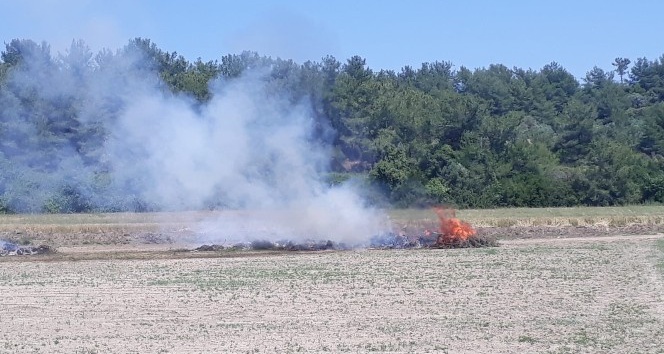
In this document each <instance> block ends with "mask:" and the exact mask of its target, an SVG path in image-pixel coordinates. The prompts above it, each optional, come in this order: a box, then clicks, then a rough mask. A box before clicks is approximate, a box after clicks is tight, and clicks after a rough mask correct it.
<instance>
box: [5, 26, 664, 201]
mask: <svg viewBox="0 0 664 354" xmlns="http://www.w3.org/2000/svg"><path fill="white" fill-rule="evenodd" d="M0 57H1V59H2V60H1V61H0V167H1V168H2V173H1V174H0V213H11V212H26V211H29V212H53V213H55V212H57V213H70V212H82V211H122V210H138V211H147V210H154V209H155V206H153V205H149V204H148V203H146V202H145V201H144V200H142V199H141V197H140V196H139V194H140V193H139V192H140V191H133V192H130V193H127V191H124V190H123V191H122V193H119V191H118V190H115V189H114V188H118V187H117V186H113V183H112V180H113V171H111V170H109V168H108V166H106V165H105V162H104V151H103V141H104V140H105V139H107V138H108V131H107V130H106V129H105V128H104V127H105V126H106V124H108V123H109V122H113V120H114V119H116V118H117V115H118V114H119V112H121V111H122V109H123V108H124V107H122V104H121V103H118V102H114V101H113V100H112V99H109V100H107V101H105V103H104V104H103V105H101V106H100V107H95V109H96V110H95V111H94V112H89V111H85V110H84V109H83V107H84V106H85V101H84V99H83V98H82V97H84V95H83V94H81V93H84V92H86V90H88V89H89V87H87V85H88V83H90V82H94V80H97V79H101V78H105V77H106V76H108V75H115V76H117V77H114V80H116V82H117V83H118V84H122V83H123V82H124V81H123V78H122V73H115V72H113V71H112V70H111V69H112V68H113V67H115V66H118V65H120V64H121V63H125V62H131V63H133V64H131V65H134V66H135V67H132V68H130V69H132V70H134V71H135V70H139V72H141V73H145V79H146V80H150V79H151V78H154V80H155V81H156V78H159V82H158V83H157V86H158V87H160V88H161V89H162V90H163V91H164V92H165V93H167V94H177V95H184V96H188V97H190V98H191V101H192V102H193V104H194V105H204V104H205V103H206V102H208V101H209V100H210V99H211V98H212V95H213V91H211V90H210V87H211V85H212V84H213V82H214V81H215V80H218V79H221V80H222V81H223V80H225V79H230V78H236V77H240V76H242V75H244V74H246V73H249V72H253V71H256V70H258V71H259V72H260V74H261V75H263V79H264V81H265V83H266V87H267V91H268V93H269V94H274V95H280V96H282V97H285V98H287V99H288V100H289V101H290V102H291V103H292V104H299V103H302V102H307V103H310V104H311V112H312V118H313V126H314V129H313V132H312V136H311V140H312V141H315V142H317V143H321V144H331V147H330V150H331V151H332V152H333V154H332V157H331V161H330V165H331V166H332V170H331V171H330V172H329V174H328V175H326V176H324V180H325V181H327V182H328V183H329V184H330V185H339V184H346V183H356V184H360V185H361V186H362V188H361V189H362V190H363V191H366V196H367V197H368V198H369V199H370V200H371V201H372V202H375V203H382V202H383V199H382V197H381V196H379V195H378V194H377V193H376V191H377V190H380V191H382V193H384V197H385V198H387V200H388V201H389V202H391V203H393V204H394V205H399V206H409V205H423V204H426V203H450V204H455V205H459V206H462V207H476V208H483V207H493V206H524V207H543V206H572V205H579V204H583V205H619V204H631V203H652V202H658V203H662V202H664V56H663V57H660V58H657V59H655V60H648V59H646V58H638V59H636V60H635V61H634V62H632V61H631V60H630V59H627V58H616V59H615V61H614V62H613V63H611V64H612V65H613V66H614V67H615V70H614V71H615V73H616V74H617V76H618V77H619V80H620V82H616V79H614V76H613V72H607V71H604V70H603V69H601V68H599V67H594V68H592V69H591V70H590V71H589V72H588V73H587V75H586V76H585V78H584V79H583V85H581V84H580V83H579V81H577V80H576V79H575V78H574V76H573V75H571V74H570V73H569V72H568V71H566V70H565V69H564V68H563V67H562V66H560V65H559V64H558V63H556V62H551V63H550V64H547V65H545V66H544V67H543V68H541V69H540V70H533V69H528V70H524V69H520V68H508V67H506V66H504V65H500V64H492V65H489V66H488V67H487V68H480V69H475V70H470V69H468V68H465V67H463V66H461V67H459V68H458V69H455V68H454V65H453V64H452V63H450V62H446V61H436V62H433V63H423V64H422V65H421V67H419V68H414V67H410V66H405V67H403V68H402V69H401V71H399V72H398V73H395V72H394V71H386V70H381V71H374V70H372V69H371V68H369V67H368V65H367V64H366V61H365V59H363V58H362V57H360V56H353V57H351V58H349V59H347V60H345V61H343V62H340V61H338V60H337V59H336V58H334V57H331V56H327V57H324V58H322V60H321V61H320V62H311V61H309V62H306V63H304V64H298V63H295V62H294V61H292V60H288V59H281V58H276V59H273V58H270V57H264V56H260V55H259V54H258V53H255V52H249V51H246V52H242V53H240V54H229V55H225V56H222V57H221V58H220V60H219V61H208V62H204V61H202V60H201V59H197V60H196V61H194V62H190V61H188V60H187V59H185V58H184V57H183V56H181V55H179V54H177V52H167V51H163V50H161V49H160V48H159V47H158V46H157V45H156V44H155V43H153V42H152V41H150V40H149V39H144V38H135V39H133V40H131V41H129V43H128V44H127V46H125V47H124V48H122V49H121V50H119V51H118V52H115V53H114V52H110V51H108V50H103V51H101V52H99V53H97V54H94V53H92V52H91V51H90V49H89V48H88V47H87V46H86V45H85V43H83V42H82V41H73V42H72V44H71V46H70V47H69V49H68V50H67V51H66V52H65V53H64V54H62V55H58V56H57V57H55V58H54V57H52V56H51V53H50V47H49V45H48V44H47V43H39V44H38V43H35V42H33V41H31V40H23V39H14V40H11V41H10V42H8V43H6V44H5V50H4V51H2V53H1V56H0ZM137 57H138V58H142V60H138V61H136V60H130V59H132V58H137ZM630 65H631V68H630ZM127 71H131V70H127ZM13 78H20V79H21V82H23V84H22V85H17V84H16V83H15V81H14V80H13ZM62 78H68V80H71V81H72V82H67V84H69V85H71V86H73V87H76V89H77V90H78V91H77V90H73V91H72V92H73V93H70V94H68V95H64V94H62V93H59V92H52V91H49V92H48V94H45V92H40V87H41V86H43V85H41V84H40V83H43V82H63V81H62ZM55 91H57V90H55ZM77 92H78V93H77ZM100 94H104V93H100ZM109 97H111V95H109ZM330 128H332V129H330ZM331 130H333V131H334V132H335V133H333V134H331V133H330V131H331ZM71 166H85V167H86V169H87V170H89V171H92V172H90V173H89V174H91V175H86V176H82V177H81V178H80V180H78V182H77V183H70V182H71V177H72V176H75V175H76V172H77V171H76V170H75V169H74V168H73V167H71ZM58 176H61V178H58ZM65 177H66V178H65ZM123 188H128V189H129V190H131V186H130V187H126V186H125V187H123ZM132 193H133V194H132ZM219 203H220V202H219V201H215V200H211V201H210V205H211V206H212V207H214V206H217V205H219Z"/></svg>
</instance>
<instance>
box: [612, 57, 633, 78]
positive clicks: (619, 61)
mask: <svg viewBox="0 0 664 354" xmlns="http://www.w3.org/2000/svg"><path fill="white" fill-rule="evenodd" d="M631 62H632V61H631V60H629V59H627V58H616V59H615V60H614V61H613V63H611V65H613V66H615V67H616V69H615V72H616V73H617V74H618V76H620V83H621V84H622V83H623V76H625V74H626V73H627V68H628V67H629V64H630V63H631Z"/></svg>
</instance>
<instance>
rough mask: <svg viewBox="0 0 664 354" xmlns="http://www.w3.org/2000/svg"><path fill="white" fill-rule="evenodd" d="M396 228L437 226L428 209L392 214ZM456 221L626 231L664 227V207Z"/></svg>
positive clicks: (489, 212)
mask: <svg viewBox="0 0 664 354" xmlns="http://www.w3.org/2000/svg"><path fill="white" fill-rule="evenodd" d="M389 215H390V217H391V219H392V220H393V222H394V223H395V224H399V225H403V226H405V227H412V228H428V227H431V226H432V225H435V224H436V223H437V217H436V215H435V214H434V213H433V212H432V211H431V210H429V209H400V210H391V211H390V212H389ZM457 217H459V218H460V219H464V220H466V221H468V222H470V223H471V224H473V226H477V227H542V226H548V227H597V226H603V227H624V226H632V225H643V226H662V225H664V206H654V205H640V206H626V207H574V208H506V209H481V210H480V209H466V210H459V211H458V212H457Z"/></svg>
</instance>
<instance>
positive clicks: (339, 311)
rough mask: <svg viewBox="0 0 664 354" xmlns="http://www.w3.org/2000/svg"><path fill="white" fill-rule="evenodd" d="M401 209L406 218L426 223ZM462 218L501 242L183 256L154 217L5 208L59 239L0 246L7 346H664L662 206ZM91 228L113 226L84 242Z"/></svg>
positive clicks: (0, 322) (661, 349) (7, 229)
mask: <svg viewBox="0 0 664 354" xmlns="http://www.w3.org/2000/svg"><path fill="white" fill-rule="evenodd" d="M660 211H661V210H660ZM407 213H408V212H406V213H405V214H403V215H401V216H395V219H398V217H401V219H399V220H400V222H401V223H402V225H403V227H404V228H409V227H410V228H412V227H415V226H414V225H415V224H422V225H423V224H426V223H427V222H428V221H427V220H424V219H422V218H421V217H420V216H417V217H415V216H413V215H415V214H417V212H413V213H414V214H412V215H410V216H409V214H407ZM404 215H406V216H404ZM459 215H460V216H461V217H465V218H467V219H468V220H471V221H473V222H474V223H478V224H481V223H482V222H485V224H484V225H485V226H484V228H483V229H482V230H481V231H482V232H486V233H493V234H496V235H499V236H504V237H502V239H501V246H500V247H497V248H483V249H457V250H435V249H411V250H358V251H323V252H248V251H242V252H237V251H221V252H183V251H182V250H181V249H180V248H181V247H182V245H180V244H179V243H178V242H176V241H177V240H173V238H175V237H177V234H169V233H168V232H166V231H163V232H155V231H154V230H152V229H150V228H152V227H153V223H152V221H151V220H147V221H146V220H142V221H141V220H138V221H136V222H134V223H132V222H129V221H128V220H125V223H124V224H122V225H120V223H119V222H115V224H114V223H111V222H109V223H107V224H109V225H105V224H104V223H101V222H99V218H100V216H90V217H89V218H92V219H93V220H90V222H88V223H87V224H86V222H85V218H86V216H55V217H54V218H56V219H53V220H44V219H40V218H39V217H26V216H23V217H19V216H11V217H7V218H5V219H1V218H0V231H1V232H4V234H0V238H5V239H7V238H8V237H9V238H13V239H15V240H16V239H18V240H25V239H27V240H28V241H37V240H38V241H40V242H41V241H44V242H47V243H49V244H50V245H54V246H56V247H57V248H58V253H56V254H54V255H40V256H26V257H19V256H15V257H0V299H2V300H1V301H0V328H2V330H1V331H0V353H4V352H7V353H15V352H17V353H35V352H37V353H159V352H164V353H165V352H170V353H221V352H238V353H259V352H269V353H273V352H326V351H327V352H353V353H355V352H372V351H381V352H403V353H412V352H418V353H421V352H442V353H445V352H448V353H515V352H526V353H532V352H537V353H664V234H662V233H661V232H660V231H661V229H659V227H660V226H661V225H660V223H657V222H655V221H652V220H653V218H657V217H658V216H657V214H656V213H654V212H653V214H652V215H650V214H646V213H644V212H642V213H641V214H640V215H635V216H634V217H635V218H637V219H638V220H641V221H640V222H641V223H640V224H639V223H638V222H634V221H633V220H632V221H631V222H632V223H631V224H629V225H628V224H626V223H623V222H622V221H621V222H620V223H619V225H618V224H616V223H614V224H613V225H609V224H607V225H604V224H603V223H600V224H599V225H597V224H598V223H597V222H594V223H591V221H590V219H587V223H588V225H576V226H574V225H568V226H555V225H554V224H555V222H551V223H549V225H547V223H546V222H541V223H540V221H534V220H540V219H544V218H545V216H544V215H540V216H529V217H531V218H532V219H529V220H528V221H520V222H522V223H524V224H522V225H516V224H513V225H511V226H506V225H507V224H511V223H513V221H510V220H507V217H506V216H503V217H502V218H503V219H505V220H503V221H501V216H500V215H499V216H491V217H495V219H492V220H494V221H482V220H480V219H479V218H476V219H473V217H472V215H471V214H465V215H464V214H463V213H460V214H459ZM126 217H127V218H139V217H137V216H126ZM145 217H146V216H141V217H140V218H145ZM551 217H557V216H551ZM561 217H562V218H567V219H568V220H570V219H572V218H573V217H576V216H573V215H572V216H567V215H564V216H561ZM579 217H580V218H590V217H595V218H609V222H610V216H606V215H604V214H602V215H600V216H597V215H595V216H579ZM617 217H623V216H620V215H618V216H617ZM21 218H23V219H21ZM31 218H34V219H31ZM57 218H61V219H57ZM67 218H74V219H76V218H78V219H77V220H78V221H71V223H70V224H69V225H68V224H66V223H64V222H63V220H65V219H66V220H72V219H67ZM114 218H115V219H114V220H116V219H117V218H118V217H117V216H115V217H114ZM417 218H420V219H417ZM646 219H647V220H650V221H648V222H647V223H646V222H644V221H643V220H646ZM131 220H134V219H131ZM169 220H171V221H172V222H173V225H172V227H173V230H176V229H177V227H176V226H175V225H174V224H175V223H176V221H177V220H176V219H174V218H172V217H171V218H169ZM173 220H175V221H173ZM602 220H604V219H602ZM621 220H622V219H621ZM638 220H637V221H638ZM490 222H495V223H506V224H505V225H503V224H500V225H493V226H492V225H490ZM140 223H143V224H144V226H142V228H141V226H137V224H140ZM644 223H645V224H647V225H645V226H644ZM116 224H117V225H116ZM90 225H94V226H90ZM145 225H148V226H145ZM634 226H639V227H638V228H636V229H635V228H634ZM630 227H631V228H630ZM94 228H98V229H99V230H101V231H104V232H103V235H106V236H98V237H97V238H95V239H93V241H94V242H90V239H88V236H89V235H90V234H94V233H95V230H94ZM120 228H123V230H124V231H118V230H119V229H120ZM544 228H552V229H556V230H559V231H556V232H553V233H550V234H547V235H548V236H546V237H537V232H540V231H542V230H544ZM148 229H150V230H148ZM524 229H525V230H531V231H528V232H526V231H524ZM48 230H50V231H48ZM146 230H148V231H146ZM496 230H498V231H496ZM538 230H539V231H538ZM547 230H548V229H547ZM560 230H563V231H560ZM589 230H593V232H592V233H590V234H587V233H585V231H589ZM625 230H628V231H629V230H632V231H635V230H641V231H647V232H643V234H640V235H639V234H635V232H628V233H630V235H619V234H618V233H619V231H625ZM603 231H605V232H604V233H603ZM511 233H516V234H519V233H522V234H525V235H526V236H527V237H525V238H515V237H510V235H511ZM544 234H546V232H544ZM49 235H56V236H57V237H56V236H49ZM63 235H64V236H67V235H69V236H70V237H64V236H63ZM146 235H152V236H158V237H156V238H157V241H159V240H161V241H168V242H161V243H156V244H155V243H154V242H153V241H155V239H153V238H151V237H147V238H146ZM181 235H182V237H184V238H185V239H186V237H187V235H188V234H187V233H186V232H183V233H181ZM104 237H107V238H104ZM159 237H161V239H159ZM86 240H87V241H88V242H84V241H86Z"/></svg>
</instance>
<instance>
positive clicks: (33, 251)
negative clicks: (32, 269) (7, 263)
mask: <svg viewBox="0 0 664 354" xmlns="http://www.w3.org/2000/svg"><path fill="white" fill-rule="evenodd" d="M52 252H54V250H53V249H52V248H51V247H49V246H46V245H40V246H19V245H17V244H15V243H13V242H9V241H3V240H0V257H4V256H32V255H37V254H47V253H52Z"/></svg>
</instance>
